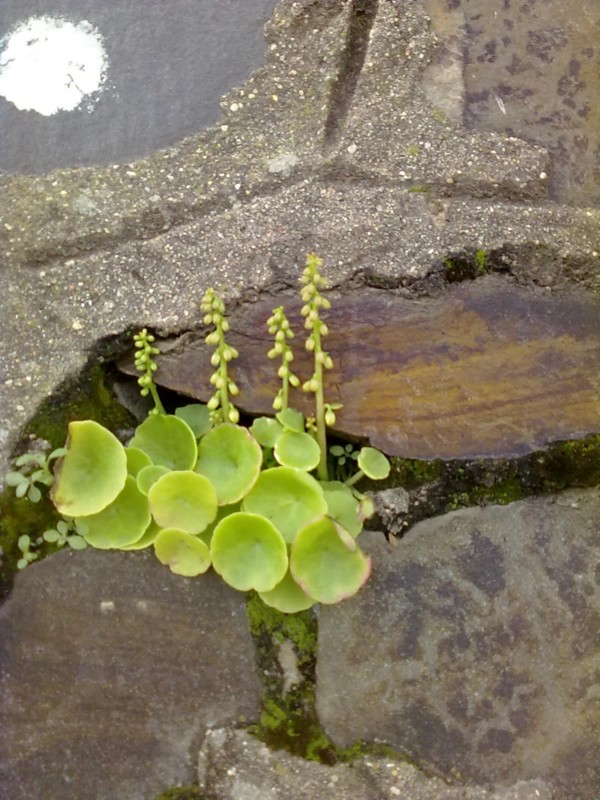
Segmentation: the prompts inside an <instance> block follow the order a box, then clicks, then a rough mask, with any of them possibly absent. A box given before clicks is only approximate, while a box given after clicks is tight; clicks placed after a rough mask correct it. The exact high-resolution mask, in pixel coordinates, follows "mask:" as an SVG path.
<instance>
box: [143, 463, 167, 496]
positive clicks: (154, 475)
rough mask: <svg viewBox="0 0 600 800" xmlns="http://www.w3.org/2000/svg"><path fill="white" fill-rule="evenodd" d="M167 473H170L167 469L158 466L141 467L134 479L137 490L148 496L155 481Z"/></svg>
mask: <svg viewBox="0 0 600 800" xmlns="http://www.w3.org/2000/svg"><path fill="white" fill-rule="evenodd" d="M168 472H170V470H169V469H168V467H162V466H161V465H160V464H150V465H149V466H148V467H143V468H142V469H141V470H140V471H139V472H138V474H137V477H136V482H137V486H138V489H139V490H140V492H141V493H142V494H148V492H149V491H150V489H151V487H152V486H153V485H154V484H155V483H156V481H157V480H158V479H159V478H162V476H163V475H166V474H167V473H168Z"/></svg>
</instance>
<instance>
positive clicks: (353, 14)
mask: <svg viewBox="0 0 600 800" xmlns="http://www.w3.org/2000/svg"><path fill="white" fill-rule="evenodd" d="M378 6H379V0H351V9H350V15H349V22H348V32H347V36H346V45H345V47H344V49H343V51H342V55H341V60H340V68H339V71H338V75H337V78H336V80H335V82H334V84H333V88H332V91H331V99H330V102H329V113H328V115H327V119H326V120H325V128H324V143H325V148H326V149H331V148H333V147H334V146H335V144H336V142H337V141H338V139H339V138H340V136H341V132H342V129H343V126H344V123H345V121H346V118H347V116H348V111H349V110H350V105H351V103H352V98H353V97H354V93H355V91H356V87H357V85H358V79H359V77H360V73H361V72H362V68H363V66H364V63H365V58H366V56H367V50H368V47H369V40H370V36H371V29H372V27H373V23H374V21H375V17H376V15H377V8H378Z"/></svg>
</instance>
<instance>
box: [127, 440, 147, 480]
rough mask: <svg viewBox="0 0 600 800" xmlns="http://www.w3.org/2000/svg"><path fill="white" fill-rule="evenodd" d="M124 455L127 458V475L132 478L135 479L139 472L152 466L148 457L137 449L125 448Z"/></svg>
mask: <svg viewBox="0 0 600 800" xmlns="http://www.w3.org/2000/svg"><path fill="white" fill-rule="evenodd" d="M125 455H126V456H127V474H128V475H132V476H133V477H134V478H136V477H137V475H138V473H139V471H140V470H142V469H144V467H148V466H149V465H150V464H152V461H151V460H150V456H149V455H148V454H147V453H144V451H143V450H139V449H138V448H137V447H126V448H125Z"/></svg>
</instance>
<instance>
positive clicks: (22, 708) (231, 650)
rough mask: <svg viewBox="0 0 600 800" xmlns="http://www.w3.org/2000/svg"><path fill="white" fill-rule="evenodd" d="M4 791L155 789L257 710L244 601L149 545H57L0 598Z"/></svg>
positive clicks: (55, 794)
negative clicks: (224, 729)
mask: <svg viewBox="0 0 600 800" xmlns="http://www.w3.org/2000/svg"><path fill="white" fill-rule="evenodd" d="M0 659H1V660H0V798H2V800H32V798H38V797H39V798H48V799H49V800H50V798H53V799H54V798H61V800H82V798H97V799H98V800H100V798H107V800H108V799H110V800H115V799H116V798H119V800H149V799H150V798H152V797H154V796H155V795H156V794H157V793H158V792H159V791H162V790H164V789H165V788H167V787H169V786H172V785H174V784H177V783H181V784H187V783H191V782H192V781H193V780H194V777H195V775H194V769H195V762H196V754H197V752H198V748H199V747H200V744H201V742H202V739H203V737H204V734H205V732H206V729H207V727H209V726H212V725H223V724H230V723H234V724H238V723H239V722H240V721H241V720H252V719H256V717H257V715H258V710H259V684H258V679H257V676H256V672H255V670H254V650H253V646H252V641H251V638H250V635H249V633H248V630H247V625H246V616H245V609H244V598H243V596H242V595H240V594H239V593H238V592H234V591H232V590H230V589H229V588H228V587H227V586H225V584H224V583H223V582H222V581H220V580H218V578H217V577H216V576H214V575H206V576H203V578H202V579H199V580H198V579H197V580H189V579H185V578H180V577H178V576H175V575H173V574H172V573H171V572H169V570H168V569H166V568H165V567H163V566H162V565H161V564H160V563H159V562H158V561H157V560H156V559H155V558H154V557H153V556H152V555H150V554H124V553H112V552H111V553H109V552H106V553H102V552H98V551H85V552H83V553H74V552H61V553H59V554H57V555H55V556H51V557H49V558H47V559H46V560H44V561H43V562H41V563H39V564H34V565H32V566H30V567H28V568H27V569H26V570H25V571H24V572H23V573H22V574H20V575H19V576H18V577H17V579H16V581H15V587H14V590H13V592H12V594H11V595H10V597H9V598H8V599H7V601H6V602H5V603H4V605H3V606H2V607H1V608H0Z"/></svg>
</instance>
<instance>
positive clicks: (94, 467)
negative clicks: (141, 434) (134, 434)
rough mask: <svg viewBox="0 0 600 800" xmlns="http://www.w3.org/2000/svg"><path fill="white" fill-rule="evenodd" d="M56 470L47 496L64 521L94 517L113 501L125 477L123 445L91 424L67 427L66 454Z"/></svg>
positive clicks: (108, 432) (85, 421)
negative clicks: (88, 516)
mask: <svg viewBox="0 0 600 800" xmlns="http://www.w3.org/2000/svg"><path fill="white" fill-rule="evenodd" d="M56 467H57V470H58V475H57V478H56V480H55V482H54V486H53V488H52V491H51V493H50V496H51V498H52V500H53V502H54V505H55V506H56V508H57V510H58V511H59V512H60V513H61V514H63V515H64V516H67V517H84V516H87V515H92V514H97V513H98V512H99V511H101V510H102V509H103V508H106V507H107V506H108V505H110V504H111V503H112V502H113V501H114V499H115V498H116V497H117V495H118V494H119V493H120V492H121V491H122V489H123V487H124V485H125V479H126V477H127V457H126V455H125V450H124V448H123V445H122V444H121V442H119V440H118V439H117V438H116V436H113V434H112V433H111V432H110V431H109V430H107V429H106V428H103V427H102V425H99V424H98V423H97V422H94V421H93V420H83V421H77V422H71V423H70V424H69V436H68V439H67V453H66V455H65V456H64V457H63V458H62V459H60V460H58V461H57V462H56Z"/></svg>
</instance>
